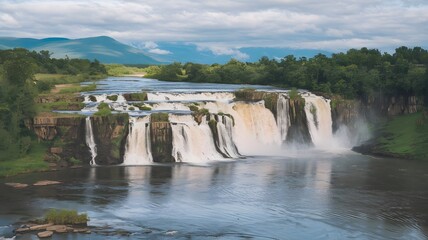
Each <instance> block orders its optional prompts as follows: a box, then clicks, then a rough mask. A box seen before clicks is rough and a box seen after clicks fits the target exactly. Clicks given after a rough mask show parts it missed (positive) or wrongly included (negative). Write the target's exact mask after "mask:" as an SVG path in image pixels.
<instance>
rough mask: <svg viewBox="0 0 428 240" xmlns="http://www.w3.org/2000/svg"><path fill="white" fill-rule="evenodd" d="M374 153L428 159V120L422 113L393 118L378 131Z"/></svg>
mask: <svg viewBox="0 0 428 240" xmlns="http://www.w3.org/2000/svg"><path fill="white" fill-rule="evenodd" d="M379 132H380V134H379V136H380V137H378V139H377V143H378V145H377V147H376V151H380V152H384V153H391V155H396V156H401V157H405V158H414V159H425V160H426V159H428V119H427V117H424V116H423V114H422V113H415V114H409V115H403V116H398V117H395V118H393V119H392V120H389V121H388V122H386V123H385V125H384V126H383V127H382V128H381V129H379Z"/></svg>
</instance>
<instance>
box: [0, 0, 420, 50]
mask: <svg viewBox="0 0 428 240" xmlns="http://www.w3.org/2000/svg"><path fill="white" fill-rule="evenodd" d="M98 35H106V36H111V37H113V38H116V39H117V40H119V41H122V42H125V43H134V44H137V45H138V44H141V45H142V46H144V45H147V44H149V46H150V44H152V46H154V45H153V43H154V42H161V41H169V42H170V41H174V42H175V41H180V42H191V43H196V44H197V45H198V46H200V47H201V48H209V49H212V50H214V51H215V50H216V49H217V50H218V51H224V49H234V48H238V47H247V46H257V47H291V48H310V49H323V50H330V51H337V50H343V49H348V48H359V47H363V46H366V47H374V48H380V49H382V50H385V51H387V50H390V49H394V48H395V47H397V46H401V45H407V46H423V47H427V46H428V0H342V1H338V0H234V1H232V0H214V1H213V0H209V1H206V0H181V1H178V0H162V1H159V0H131V1H118V0H98V1H96V0H72V1H69V0H57V1H53V0H0V36H9V37H11V36H13V37H32V38H45V37H52V36H56V37H67V38H83V37H90V36H98ZM154 49H156V48H154ZM156 51H158V50H156ZM159 51H161V49H159Z"/></svg>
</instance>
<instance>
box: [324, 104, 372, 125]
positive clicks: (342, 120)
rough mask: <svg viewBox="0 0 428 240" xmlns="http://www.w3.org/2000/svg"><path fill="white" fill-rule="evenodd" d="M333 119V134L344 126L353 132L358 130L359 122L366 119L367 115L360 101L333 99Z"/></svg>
mask: <svg viewBox="0 0 428 240" xmlns="http://www.w3.org/2000/svg"><path fill="white" fill-rule="evenodd" d="M331 118H332V121H333V132H336V131H337V130H338V129H339V127H341V126H343V125H344V126H347V127H348V129H349V130H350V131H351V132H352V131H355V130H356V127H357V126H356V124H357V121H358V120H360V119H365V118H366V115H365V113H364V111H363V109H362V105H361V102H360V101H357V100H345V99H340V98H333V99H332V101H331Z"/></svg>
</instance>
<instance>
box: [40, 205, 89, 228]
mask: <svg viewBox="0 0 428 240" xmlns="http://www.w3.org/2000/svg"><path fill="white" fill-rule="evenodd" d="M88 221H89V218H88V215H87V214H86V213H82V214H78V213H77V211H76V210H67V209H51V210H49V212H48V213H46V216H45V222H49V223H53V224H66V225H68V224H71V225H87V223H88Z"/></svg>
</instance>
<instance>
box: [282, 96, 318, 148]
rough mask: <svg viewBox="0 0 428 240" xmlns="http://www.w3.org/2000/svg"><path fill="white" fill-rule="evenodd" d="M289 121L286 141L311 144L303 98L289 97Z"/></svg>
mask: <svg viewBox="0 0 428 240" xmlns="http://www.w3.org/2000/svg"><path fill="white" fill-rule="evenodd" d="M289 108H290V123H291V126H290V128H289V129H288V133H287V139H286V141H287V142H289V143H298V144H308V145H311V144H312V139H311V135H310V133H309V129H308V124H307V122H308V120H307V117H306V113H305V110H304V108H305V100H304V99H300V98H297V99H290V101H289Z"/></svg>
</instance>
